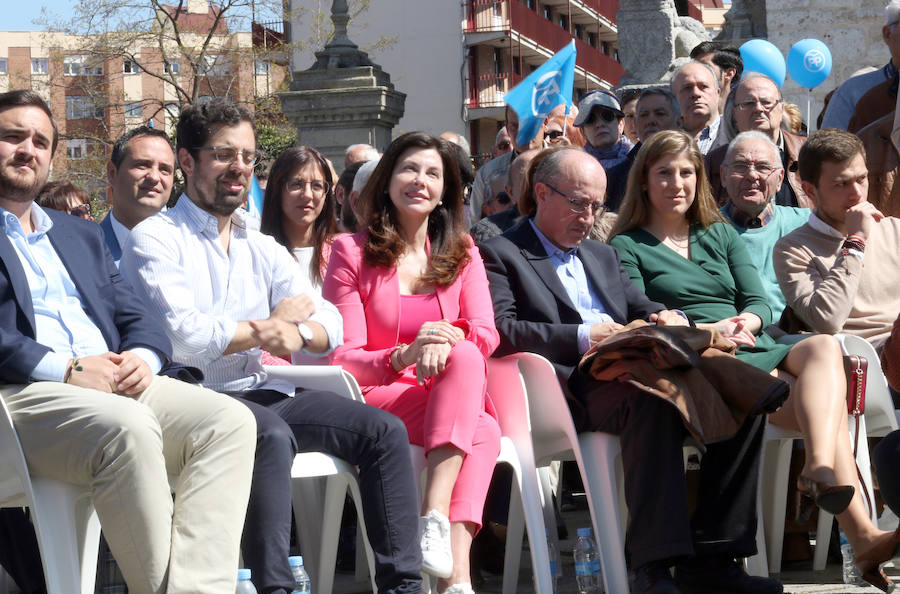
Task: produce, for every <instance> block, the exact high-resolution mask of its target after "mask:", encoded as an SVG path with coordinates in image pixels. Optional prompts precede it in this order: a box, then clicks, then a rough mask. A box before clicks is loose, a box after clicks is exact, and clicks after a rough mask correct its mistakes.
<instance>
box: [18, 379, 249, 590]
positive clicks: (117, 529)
mask: <svg viewBox="0 0 900 594" xmlns="http://www.w3.org/2000/svg"><path fill="white" fill-rule="evenodd" d="M2 391H3V397H4V400H5V401H6V404H7V406H8V407H9V409H10V411H11V413H12V419H13V424H14V425H15V427H16V431H17V433H18V435H19V440H20V441H21V443H22V449H23V450H24V452H25V458H26V460H27V462H28V468H29V471H30V472H31V473H32V474H33V475H38V476H45V477H50V478H53V479H56V480H59V481H63V482H68V483H73V484H76V485H86V486H89V487H90V489H91V492H92V496H93V502H94V507H95V509H96V510H97V515H98V517H99V518H100V524H101V526H102V528H103V533H104V535H105V536H106V539H107V541H108V542H109V547H110V549H111V550H112V552H113V555H114V556H115V558H116V561H117V562H118V563H119V566H120V567H121V569H122V574H123V575H124V576H125V581H126V582H127V583H128V588H129V590H130V591H131V592H132V593H133V594H162V593H168V594H175V593H179V594H188V593H190V594H202V593H210V594H222V593H223V592H234V589H235V584H236V580H237V566H238V554H239V547H240V540H241V531H242V529H243V525H244V514H245V512H246V509H247V498H248V497H249V494H250V476H251V474H252V470H253V456H254V452H255V448H256V422H255V421H254V418H253V415H252V414H251V413H250V411H249V410H248V409H247V408H246V407H244V406H243V405H242V404H241V403H240V402H238V401H237V400H235V399H233V398H230V397H228V396H224V395H222V394H218V393H216V392H213V391H211V390H207V389H205V388H201V387H199V386H195V385H191V384H187V383H184V382H181V381H178V380H175V379H171V378H168V377H161V376H157V377H154V379H153V382H152V383H151V384H150V386H149V387H148V388H147V389H146V390H144V391H143V392H142V393H141V394H140V395H139V396H138V397H137V398H131V397H126V396H119V395H116V394H106V393H103V392H98V391H96V390H88V389H84V388H79V387H77V386H71V385H69V384H62V383H59V382H36V383H33V384H29V385H27V386H3V387H2ZM170 475H171V476H172V477H173V481H174V482H173V487H174V490H175V498H174V502H173V499H172V495H171V489H170V485H169V476H170Z"/></svg>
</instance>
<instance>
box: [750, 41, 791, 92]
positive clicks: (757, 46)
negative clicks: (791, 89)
mask: <svg viewBox="0 0 900 594" xmlns="http://www.w3.org/2000/svg"><path fill="white" fill-rule="evenodd" d="M741 59H742V60H743V61H744V72H759V73H760V74H765V75H766V76H768V77H769V78H771V79H772V80H773V81H775V84H776V85H778V88H779V89H780V88H781V85H783V84H784V75H785V65H784V56H782V55H781V52H780V51H779V50H778V48H777V47H775V45H774V44H772V43H770V42H768V41H766V40H765V39H751V40H750V41H748V42H747V43H745V44H744V45H742V46H741Z"/></svg>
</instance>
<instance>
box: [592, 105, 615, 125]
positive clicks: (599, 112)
mask: <svg viewBox="0 0 900 594" xmlns="http://www.w3.org/2000/svg"><path fill="white" fill-rule="evenodd" d="M598 117H599V118H600V119H601V120H603V121H604V122H606V123H607V124H608V123H610V122H611V121H613V120H614V119H616V118H618V117H619V116H618V115H616V114H615V113H614V112H612V111H610V110H608V109H603V108H600V107H595V108H594V109H593V110H591V114H590V115H589V116H588V117H587V119H586V120H585V121H584V123H585V124H588V125H590V124H593V123H594V122H596V121H597V118H598Z"/></svg>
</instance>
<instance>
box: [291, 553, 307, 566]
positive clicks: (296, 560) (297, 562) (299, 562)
mask: <svg viewBox="0 0 900 594" xmlns="http://www.w3.org/2000/svg"><path fill="white" fill-rule="evenodd" d="M288 565H290V566H291V567H302V566H303V557H301V556H300V555H296V556H294V557H288Z"/></svg>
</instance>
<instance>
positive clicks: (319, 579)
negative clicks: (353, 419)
mask: <svg viewBox="0 0 900 594" xmlns="http://www.w3.org/2000/svg"><path fill="white" fill-rule="evenodd" d="M265 370H266V373H267V374H268V375H269V377H270V378H273V379H274V378H277V379H281V380H284V381H288V382H291V383H292V384H294V385H295V386H297V387H302V388H306V389H309V390H328V391H331V392H334V393H336V394H340V395H341V396H344V397H346V398H350V399H351V400H356V401H358V402H365V399H364V398H363V396H362V392H361V391H360V389H359V386H358V385H357V383H356V380H355V379H354V378H353V376H352V375H350V373H348V372H346V371H344V370H343V369H342V368H341V367H340V366H339V365H284V366H266V367H265ZM291 478H292V479H294V480H293V481H292V500H293V508H294V519H295V521H296V524H297V538H298V540H299V541H300V546H301V548H302V550H303V561H304V566H305V567H306V569H307V571H309V573H310V578H311V582H312V584H313V591H314V592H320V593H322V594H329V593H330V592H331V591H332V589H333V585H334V571H335V565H336V560H337V545H338V538H339V536H340V527H341V517H342V515H343V511H344V496H345V495H346V493H347V490H348V489H349V490H350V496H351V498H352V499H353V502H354V504H355V505H356V512H357V517H358V522H359V524H358V525H359V528H360V536H361V538H358V539H357V553H358V554H357V578H359V577H361V576H362V575H363V573H362V570H363V567H362V564H361V561H362V559H361V553H362V551H364V552H365V558H366V561H367V563H368V569H369V576H370V579H371V585H372V591H373V592H375V591H377V588H376V585H375V557H374V554H373V552H372V548H371V547H370V546H369V539H368V536H367V534H366V529H365V522H364V521H363V513H362V497H361V495H360V491H359V477H358V475H357V472H356V468H355V467H354V466H353V465H351V464H349V463H348V462H346V461H345V460H342V459H341V458H337V457H335V456H330V455H328V454H325V453H322V452H302V453H300V454H297V455H296V456H295V457H294V463H293V466H292V467H291ZM323 482H324V484H323Z"/></svg>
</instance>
